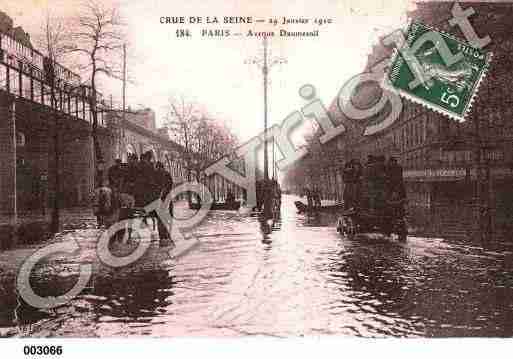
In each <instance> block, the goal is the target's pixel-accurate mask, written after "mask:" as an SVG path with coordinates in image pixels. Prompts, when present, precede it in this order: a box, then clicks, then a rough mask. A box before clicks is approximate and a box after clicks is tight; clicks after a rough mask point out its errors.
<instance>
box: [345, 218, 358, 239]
mask: <svg viewBox="0 0 513 359" xmlns="http://www.w3.org/2000/svg"><path fill="white" fill-rule="evenodd" d="M343 221H344V223H343V226H342V234H343V235H344V236H346V237H347V238H348V239H353V238H354V236H355V235H356V222H355V220H354V219H353V218H352V217H345V218H344V219H343Z"/></svg>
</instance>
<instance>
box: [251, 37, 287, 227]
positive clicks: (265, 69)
mask: <svg viewBox="0 0 513 359" xmlns="http://www.w3.org/2000/svg"><path fill="white" fill-rule="evenodd" d="M263 50H264V53H263V57H262V58H257V59H251V60H247V61H246V63H251V64H256V65H258V66H260V67H261V69H262V75H263V80H264V139H265V140H264V186H265V187H264V188H265V189H264V202H263V204H264V216H265V218H271V217H272V215H271V211H272V201H271V197H270V195H269V191H268V189H269V182H270V181H269V153H268V145H267V130H268V97H267V96H268V86H269V70H270V69H271V67H272V66H274V65H275V64H283V63H286V60H285V59H283V58H281V57H274V58H271V59H269V57H270V56H269V49H268V40H267V36H264V39H263ZM272 159H273V178H274V140H273V158H272Z"/></svg>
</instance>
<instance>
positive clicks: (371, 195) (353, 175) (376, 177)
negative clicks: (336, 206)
mask: <svg viewBox="0 0 513 359" xmlns="http://www.w3.org/2000/svg"><path fill="white" fill-rule="evenodd" d="M342 180H343V181H344V184H345V187H344V194H343V196H344V197H343V199H344V209H350V208H361V209H364V210H368V211H370V212H374V213H375V214H385V213H386V212H387V211H388V213H389V214H392V215H394V216H397V217H402V216H403V215H404V202H405V200H406V191H405V187H404V182H403V169H402V167H401V166H400V165H399V163H398V162H397V160H396V159H395V158H394V157H390V158H389V159H388V161H386V159H385V156H372V155H369V156H368V159H367V163H366V164H365V166H362V165H361V163H360V161H358V160H356V159H352V160H350V161H349V162H347V163H346V164H345V166H344V171H343V174H342Z"/></svg>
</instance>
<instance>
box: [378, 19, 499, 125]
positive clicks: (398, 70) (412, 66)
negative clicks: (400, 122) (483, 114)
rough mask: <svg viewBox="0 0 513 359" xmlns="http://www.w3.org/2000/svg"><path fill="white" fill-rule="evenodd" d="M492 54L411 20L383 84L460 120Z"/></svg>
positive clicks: (463, 118) (407, 97)
mask: <svg viewBox="0 0 513 359" xmlns="http://www.w3.org/2000/svg"><path fill="white" fill-rule="evenodd" d="M491 58H492V54H491V53H489V52H485V51H483V50H481V49H478V48H476V47H473V46H471V45H469V44H467V43H465V42H463V41H461V40H459V39H457V38H455V37H453V36H452V35H449V34H447V33H444V32H441V31H437V30H435V29H433V28H431V27H429V26H426V25H424V24H422V23H419V22H411V23H410V25H409V26H408V31H407V33H406V38H405V41H404V43H403V44H402V47H401V48H396V51H395V54H394V57H393V59H392V62H391V64H392V65H391V66H390V68H389V70H388V72H387V75H386V76H385V79H384V83H383V87H385V88H387V89H389V90H391V91H394V92H396V93H398V94H399V95H400V96H402V97H404V98H406V99H408V100H411V101H413V102H417V103H420V104H423V105H424V106H426V107H428V108H430V109H432V110H434V111H437V112H440V113H443V114H445V115H447V116H449V117H451V118H454V119H456V120H458V121H463V120H465V117H466V115H467V113H468V112H469V110H470V109H471V107H472V102H473V100H474V97H475V96H476V93H477V91H478V88H479V85H480V83H481V81H482V80H483V78H484V76H485V75H486V72H487V71H488V67H489V65H490V61H491Z"/></svg>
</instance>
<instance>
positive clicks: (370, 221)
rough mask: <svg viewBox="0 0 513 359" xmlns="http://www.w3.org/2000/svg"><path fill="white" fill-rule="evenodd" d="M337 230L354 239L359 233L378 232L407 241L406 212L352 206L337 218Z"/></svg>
mask: <svg viewBox="0 0 513 359" xmlns="http://www.w3.org/2000/svg"><path fill="white" fill-rule="evenodd" d="M337 232H339V233H341V234H342V235H344V236H346V237H347V238H349V239H353V238H354V237H355V236H356V235H357V234H359V233H371V232H378V233H383V234H384V235H386V236H388V237H390V236H391V235H392V234H394V235H396V236H397V239H398V240H400V241H405V240H406V236H407V234H408V232H407V228H406V220H405V216H404V213H400V211H393V210H389V211H381V212H380V213H376V212H374V211H369V210H364V209H361V208H350V209H348V210H345V211H343V212H342V214H341V215H340V217H339V218H338V220H337Z"/></svg>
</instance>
